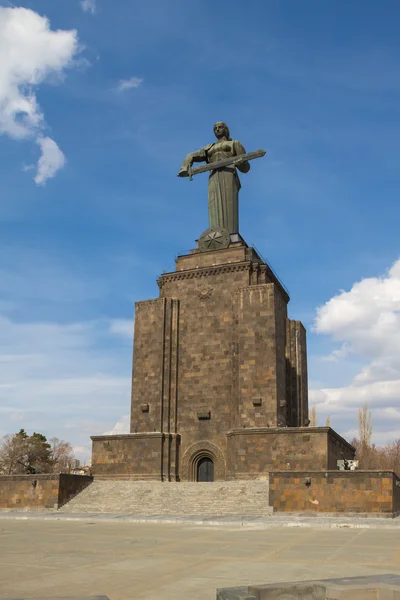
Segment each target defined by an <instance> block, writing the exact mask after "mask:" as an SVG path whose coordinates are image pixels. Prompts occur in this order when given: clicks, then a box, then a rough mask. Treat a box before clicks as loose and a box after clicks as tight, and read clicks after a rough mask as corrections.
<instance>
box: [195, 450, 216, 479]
mask: <svg viewBox="0 0 400 600" xmlns="http://www.w3.org/2000/svg"><path fill="white" fill-rule="evenodd" d="M196 481H214V462H213V461H212V460H211V458H209V457H208V456H203V458H200V460H199V461H198V463H197V465H196Z"/></svg>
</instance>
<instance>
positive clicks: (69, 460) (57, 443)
mask: <svg viewBox="0 0 400 600" xmlns="http://www.w3.org/2000/svg"><path fill="white" fill-rule="evenodd" d="M50 448H51V450H50V451H51V462H52V468H51V470H52V472H53V473H69V472H70V470H71V469H72V467H73V465H74V463H75V456H74V451H73V449H72V446H71V444H70V443H69V442H64V440H59V439H58V438H56V437H53V438H51V440H50Z"/></svg>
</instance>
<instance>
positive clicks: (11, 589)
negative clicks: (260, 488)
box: [0, 515, 400, 600]
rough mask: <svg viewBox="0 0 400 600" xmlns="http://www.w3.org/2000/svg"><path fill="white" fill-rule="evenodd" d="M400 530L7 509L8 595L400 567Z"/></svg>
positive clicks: (1, 543) (167, 597) (156, 588)
mask: <svg viewBox="0 0 400 600" xmlns="http://www.w3.org/2000/svg"><path fill="white" fill-rule="evenodd" d="M10 517H11V515H10ZM371 524H372V522H371ZM391 524H393V525H394V522H393V521H391ZM396 525H397V524H396ZM399 534H400V532H399V529H398V527H397V526H394V527H391V526H390V523H389V522H387V526H386V527H383V525H382V528H381V527H379V525H378V523H376V524H374V525H373V527H372V528H367V529H359V528H352V527H350V526H349V527H344V528H326V527H325V528H324V527H320V526H319V524H318V523H315V526H307V527H272V528H271V527H267V528H265V527H250V526H249V527H240V525H236V524H234V523H232V524H231V525H229V524H228V523H226V524H225V526H224V527H221V526H211V525H210V526H206V525H193V524H190V523H186V524H162V523H153V524H151V523H135V522H129V520H121V521H116V520H114V521H111V520H110V521H106V520H101V519H97V518H95V517H94V518H92V517H91V516H90V515H89V516H88V517H87V518H86V519H83V520H64V519H61V520H56V519H54V518H53V519H47V520H46V519H42V518H40V517H39V518H28V519H26V520H16V519H14V518H0V596H10V597H32V596H45V597H46V596H47V597H50V596H66V595H70V596H79V595H92V594H105V595H107V596H109V597H110V598H111V600H131V599H132V600H133V599H136V598H140V599H141V600H172V599H174V600H181V599H182V600H186V599H187V600H189V599H190V600H214V599H215V592H216V588H220V587H230V586H239V585H247V584H249V583H250V584H252V583H254V584H256V583H268V582H279V581H290V580H292V581H293V580H305V579H322V578H329V577H341V576H356V575H373V574H385V573H394V574H400V535H399Z"/></svg>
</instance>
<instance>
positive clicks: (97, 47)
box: [0, 0, 400, 458]
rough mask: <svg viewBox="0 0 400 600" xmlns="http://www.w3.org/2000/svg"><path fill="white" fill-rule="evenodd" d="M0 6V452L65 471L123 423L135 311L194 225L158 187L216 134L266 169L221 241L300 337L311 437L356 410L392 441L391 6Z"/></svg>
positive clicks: (194, 202) (339, 1)
mask: <svg viewBox="0 0 400 600" xmlns="http://www.w3.org/2000/svg"><path fill="white" fill-rule="evenodd" d="M0 7H2V8H0V34H1V33H2V32H3V34H4V32H8V33H9V32H10V31H13V32H14V33H13V34H12V35H3V36H1V35H0V39H1V38H2V41H0V165H1V178H0V199H1V202H0V227H1V236H0V249H1V252H0V324H1V329H2V331H3V335H2V336H0V435H4V434H6V433H12V432H14V431H16V430H18V429H19V428H20V427H25V428H26V429H27V430H33V429H36V430H39V431H41V432H43V433H45V434H46V435H48V436H49V437H52V436H53V435H55V436H57V437H59V438H62V439H67V440H69V441H71V442H72V443H73V445H74V446H75V448H76V450H77V454H78V455H79V456H81V457H82V458H85V457H87V456H88V454H89V450H88V449H89V446H90V441H89V435H90V434H96V433H103V432H104V431H109V430H112V429H113V427H114V425H115V423H116V422H118V421H119V420H120V418H121V416H122V415H126V414H127V413H128V412H129V396H130V389H129V388H130V372H131V358H132V357H131V354H132V339H131V338H132V331H133V324H132V319H133V304H134V302H135V301H137V300H142V299H147V298H152V297H156V296H157V295H158V288H157V286H156V282H155V280H156V278H157V276H158V275H159V274H160V273H161V272H162V271H163V270H166V271H170V270H172V269H173V267H174V257H175V255H176V254H177V253H178V252H184V251H188V250H189V249H190V248H192V247H193V246H194V240H195V239H196V238H197V237H198V236H199V234H200V233H201V232H202V231H203V230H204V229H205V228H206V227H207V198H206V186H207V184H206V176H203V177H200V176H199V177H197V178H195V179H194V180H193V181H192V182H189V181H188V180H181V179H178V178H177V177H176V174H177V172H178V170H179V167H180V164H181V161H182V159H183V157H184V156H185V155H186V154H187V153H188V152H190V151H192V150H195V149H196V148H198V147H201V146H203V145H205V144H207V143H209V142H211V141H212V139H213V135H212V126H213V123H214V122H215V121H217V120H224V121H226V122H227V123H228V124H229V127H230V130H231V134H232V136H233V137H234V138H235V139H239V140H240V141H241V142H242V143H243V145H244V146H245V148H246V149H247V150H249V151H250V150H255V149H258V148H265V149H266V150H267V157H266V158H264V159H262V160H259V161H257V162H255V163H254V164H253V168H252V170H251V172H250V173H249V174H248V175H247V176H243V177H242V184H243V188H242V190H241V197H240V231H241V234H242V236H243V237H244V238H245V240H246V241H247V243H249V244H255V245H256V246H257V248H258V249H259V251H260V252H261V254H262V255H263V256H264V257H266V258H267V259H268V261H269V262H270V264H271V265H272V267H273V268H274V270H275V271H276V272H277V274H278V275H279V277H280V278H281V279H282V280H283V282H284V283H285V284H286V286H287V287H288V289H289V292H290V295H291V303H290V305H289V309H290V316H291V317H292V318H297V319H300V320H302V321H303V323H304V325H305V326H306V327H307V329H308V348H309V379H310V388H311V393H310V400H311V403H315V404H316V405H317V410H318V414H319V419H320V424H324V422H325V418H326V416H327V415H328V414H330V415H331V424H332V426H333V427H334V428H335V429H337V430H338V431H339V432H340V433H342V434H344V435H346V436H348V437H352V436H353V435H354V434H355V433H356V429H357V409H358V407H359V406H361V403H362V402H363V401H367V402H368V404H369V406H370V408H371V410H372V417H373V423H374V439H375V441H376V442H377V443H385V442H388V441H391V440H393V439H395V438H398V437H400V410H398V398H400V342H399V341H398V340H399V339H400V321H399V311H400V266H399V264H398V263H397V261H398V259H399V256H400V243H399V241H398V239H399V235H398V228H399V227H398V223H399V221H400V208H399V189H400V168H399V166H400V149H399V143H398V140H399V139H400V119H399V116H400V101H399V100H400V41H399V37H398V23H399V19H400V6H399V4H398V2H395V1H390V0H383V1H382V2H379V3H378V2H377V1H371V0H363V1H358V0H353V1H352V2H348V1H347V0H336V1H335V2H322V1H321V0H304V1H303V2H299V1H298V0H286V1H285V2H282V1H280V0H276V1H271V0H263V1H261V0H249V1H248V2H247V3H246V4H244V3H243V2H239V1H236V0H230V1H229V2H228V1H227V0H220V1H219V2H214V3H212V5H211V3H204V2H203V3H201V2H199V3H190V4H189V3H187V2H183V0H169V1H168V2H166V1H165V0H149V1H147V2H136V1H133V0H114V1H113V2H111V0H96V1H94V0H84V1H83V2H81V1H80V0H68V2H66V1H62V0H56V1H55V0H30V1H29V0H26V1H25V2H23V3H22V4H18V5H16V4H14V3H11V2H8V1H4V0H3V1H1V0H0ZM20 8H25V9H29V11H30V12H27V11H21V10H20ZM45 17H46V18H47V19H48V21H47V23H46V21H45V20H44V18H45ZM18 26H20V27H18ZM15 27H17V29H13V28H15ZM15 32H17V33H15ZM21 32H22V33H21ZM19 36H20V37H19ZM1 73H3V76H2V75H1ZM123 82H125V83H123ZM27 98H28V99H29V103H28V109H26V110H27V111H28V112H27V113H24V112H23V109H21V106H25V104H24V105H22V104H21V99H22V100H24V99H25V101H26V99H27ZM33 99H34V100H33ZM10 107H11V109H10ZM21 111H22V112H21ZM17 126H18V127H19V128H20V129H19V130H18V133H16V127H17ZM21 128H22V129H21ZM1 134H2V135H1ZM41 155H42V159H41V163H39V164H38V161H39V160H40V156H41ZM35 180H36V181H35ZM393 265H394V266H393ZM392 267H393V268H392ZM390 269H391V270H390ZM342 290H345V292H346V293H342ZM360 315H364V317H363V319H360Z"/></svg>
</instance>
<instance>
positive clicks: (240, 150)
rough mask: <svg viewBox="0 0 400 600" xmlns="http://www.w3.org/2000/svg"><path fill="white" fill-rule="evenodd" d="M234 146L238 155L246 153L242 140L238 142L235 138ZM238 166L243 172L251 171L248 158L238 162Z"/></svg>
mask: <svg viewBox="0 0 400 600" xmlns="http://www.w3.org/2000/svg"><path fill="white" fill-rule="evenodd" d="M233 148H234V151H235V155H236V156H239V155H240V154H246V150H245V149H244V147H243V146H242V144H241V143H240V142H238V141H237V140H235V141H234V142H233ZM236 168H237V169H238V170H239V171H240V172H241V173H248V172H249V171H250V163H249V161H248V160H244V161H243V162H241V163H239V164H237V165H236Z"/></svg>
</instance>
